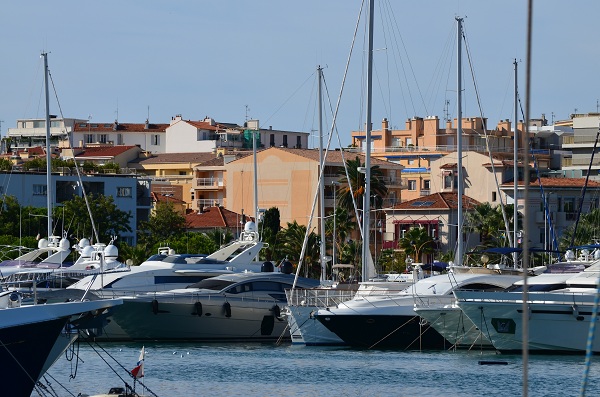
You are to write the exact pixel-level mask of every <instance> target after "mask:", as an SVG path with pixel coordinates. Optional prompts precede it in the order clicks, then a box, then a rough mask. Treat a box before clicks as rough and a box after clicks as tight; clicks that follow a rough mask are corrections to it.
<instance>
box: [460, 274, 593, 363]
mask: <svg viewBox="0 0 600 397" xmlns="http://www.w3.org/2000/svg"><path fill="white" fill-rule="evenodd" d="M599 276H600V263H596V264H594V265H592V266H590V267H588V268H587V269H585V270H584V271H583V272H581V273H578V274H575V275H572V277H570V278H568V279H566V280H565V286H564V288H561V289H556V290H552V291H550V292H547V291H540V292H538V291H536V289H535V286H534V285H533V286H532V287H533V288H531V291H530V292H529V294H528V298H527V302H526V304H527V308H528V310H529V315H528V324H529V331H528V334H529V339H528V341H527V346H528V349H529V350H530V351H531V352H535V353H543V352H545V353H561V352H568V353H583V352H585V350H586V345H587V341H588V332H589V328H590V320H591V319H592V312H593V310H594V303H595V299H596V294H597V285H598V278H599ZM538 277H539V276H538ZM455 295H456V298H457V304H458V307H460V308H461V309H462V311H463V312H464V313H465V315H466V316H467V317H469V318H470V319H471V321H473V323H474V324H475V325H476V326H477V327H479V328H480V329H482V330H483V332H484V333H485V334H486V336H487V337H488V338H489V339H490V340H491V341H492V344H493V345H494V348H496V349H497V350H499V351H501V352H513V353H514V352H516V353H519V352H521V351H522V349H523V346H524V342H523V339H522V332H523V329H522V324H523V323H522V316H523V294H522V291H519V290H516V291H511V292H495V293H486V292H471V291H455ZM594 337H595V338H600V328H596V333H595V334H594ZM593 352H594V353H599V352H600V347H599V345H598V344H595V346H593Z"/></svg>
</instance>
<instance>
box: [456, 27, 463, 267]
mask: <svg viewBox="0 0 600 397" xmlns="http://www.w3.org/2000/svg"><path fill="white" fill-rule="evenodd" d="M462 21H463V19H462V18H459V17H456V22H457V32H456V38H457V40H456V50H457V56H456V85H457V88H456V103H457V106H456V107H457V112H458V114H457V116H456V157H457V161H456V168H457V172H458V175H457V178H458V181H457V184H458V186H457V187H458V189H457V201H458V208H457V210H458V227H457V235H456V240H457V245H456V255H455V257H454V261H455V263H456V266H462V262H463V258H462V256H463V240H462V228H463V205H462V197H463V169H462V75H461V72H462V70H461V69H462V64H461V62H462V59H461V56H462V45H461V44H462Z"/></svg>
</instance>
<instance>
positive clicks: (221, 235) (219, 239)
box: [186, 228, 233, 249]
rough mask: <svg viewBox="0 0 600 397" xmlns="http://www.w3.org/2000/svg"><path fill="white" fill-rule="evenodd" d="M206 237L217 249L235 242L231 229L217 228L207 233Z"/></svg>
mask: <svg viewBox="0 0 600 397" xmlns="http://www.w3.org/2000/svg"><path fill="white" fill-rule="evenodd" d="M186 235H187V234H186ZM206 236H207V237H208V238H209V239H210V240H211V241H212V242H213V243H214V245H215V247H217V249H218V248H219V247H221V246H222V245H225V244H227V243H229V242H230V241H231V240H233V233H231V231H230V230H229V229H223V228H216V229H213V230H211V231H209V232H206Z"/></svg>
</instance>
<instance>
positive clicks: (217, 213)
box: [185, 207, 253, 229]
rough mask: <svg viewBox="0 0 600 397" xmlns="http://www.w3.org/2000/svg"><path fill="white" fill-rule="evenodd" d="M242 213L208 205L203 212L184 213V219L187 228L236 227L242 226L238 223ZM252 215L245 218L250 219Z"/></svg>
mask: <svg viewBox="0 0 600 397" xmlns="http://www.w3.org/2000/svg"><path fill="white" fill-rule="evenodd" d="M241 219H242V215H241V214H238V213H235V212H233V211H229V210H228V209H225V208H223V207H209V208H206V209H204V211H203V212H201V213H198V212H190V213H188V214H186V216H185V220H186V224H187V227H188V228H189V229H206V228H215V227H222V228H230V229H231V228H236V227H240V226H243V225H241V224H240V222H241ZM252 219H253V218H252V217H249V216H247V217H246V220H247V221H250V220H252Z"/></svg>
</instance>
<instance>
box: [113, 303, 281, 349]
mask: <svg viewBox="0 0 600 397" xmlns="http://www.w3.org/2000/svg"><path fill="white" fill-rule="evenodd" d="M197 302H200V305H198V303H197ZM226 302H227V303H229V305H230V309H229V311H228V310H227V309H226ZM280 304H281V303H279V304H278V302H277V301H253V300H251V299H243V300H236V299H232V298H229V299H227V300H225V299H223V298H221V299H220V298H219V297H215V296H212V297H211V298H210V299H207V300H202V299H199V300H189V299H185V302H181V301H177V300H175V301H164V300H160V301H151V300H145V299H135V298H132V299H124V303H123V305H122V306H121V307H119V308H118V309H116V310H115V311H114V313H113V319H114V320H115V321H116V322H117V323H118V324H119V325H120V327H121V328H122V329H123V331H125V333H126V334H127V335H128V336H129V337H130V338H132V339H134V340H170V341H191V340H194V341H208V342H212V341H214V342H220V341H223V342H225V341H276V340H278V339H280V338H286V339H289V338H290V334H289V331H288V328H287V322H286V321H285V319H284V318H281V317H278V316H277V311H278V310H281V306H279V305H280ZM276 306H277V307H278V308H280V309H275V307H276Z"/></svg>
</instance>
